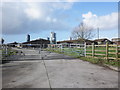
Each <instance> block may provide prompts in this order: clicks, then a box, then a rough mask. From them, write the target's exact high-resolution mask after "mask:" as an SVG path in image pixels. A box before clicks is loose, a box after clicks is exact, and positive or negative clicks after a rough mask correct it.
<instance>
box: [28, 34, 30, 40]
mask: <svg viewBox="0 0 120 90" xmlns="http://www.w3.org/2000/svg"><path fill="white" fill-rule="evenodd" d="M29 41H30V35H29V34H28V35H27V42H29Z"/></svg>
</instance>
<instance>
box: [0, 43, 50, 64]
mask: <svg viewBox="0 0 120 90" xmlns="http://www.w3.org/2000/svg"><path fill="white" fill-rule="evenodd" d="M47 47H48V46H47V44H45V45H44V44H18V45H15V44H10V45H1V46H0V50H1V52H2V55H1V56H2V57H1V58H2V63H5V62H9V61H24V60H41V59H43V57H45V55H47V54H48V53H49V52H47V51H46V48H47Z"/></svg>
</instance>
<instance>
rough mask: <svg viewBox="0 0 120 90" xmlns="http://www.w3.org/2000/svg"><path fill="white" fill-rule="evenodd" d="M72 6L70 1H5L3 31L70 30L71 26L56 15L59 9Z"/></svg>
mask: <svg viewBox="0 0 120 90" xmlns="http://www.w3.org/2000/svg"><path fill="white" fill-rule="evenodd" d="M62 4H63V5H62ZM64 5H65V6H64ZM67 5H68V6H67ZM63 6H64V7H63ZM71 7H72V4H70V3H30V2H21V3H20V2H11V3H8V2H5V3H3V5H2V16H3V17H2V33H3V34H26V33H36V32H41V31H44V30H51V29H53V30H68V29H70V26H69V25H67V24H66V23H65V22H64V20H63V19H62V18H58V17H56V16H55V13H56V11H57V10H63V11H64V10H67V9H70V8H71Z"/></svg>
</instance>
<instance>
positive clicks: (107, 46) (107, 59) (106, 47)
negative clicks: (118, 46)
mask: <svg viewBox="0 0 120 90" xmlns="http://www.w3.org/2000/svg"><path fill="white" fill-rule="evenodd" d="M108 46H109V45H108V42H107V43H106V60H108Z"/></svg>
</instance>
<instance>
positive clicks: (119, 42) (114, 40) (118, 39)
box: [112, 38, 120, 45]
mask: <svg viewBox="0 0 120 90" xmlns="http://www.w3.org/2000/svg"><path fill="white" fill-rule="evenodd" d="M112 42H114V43H115V44H119V45H120V38H113V39H112Z"/></svg>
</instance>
